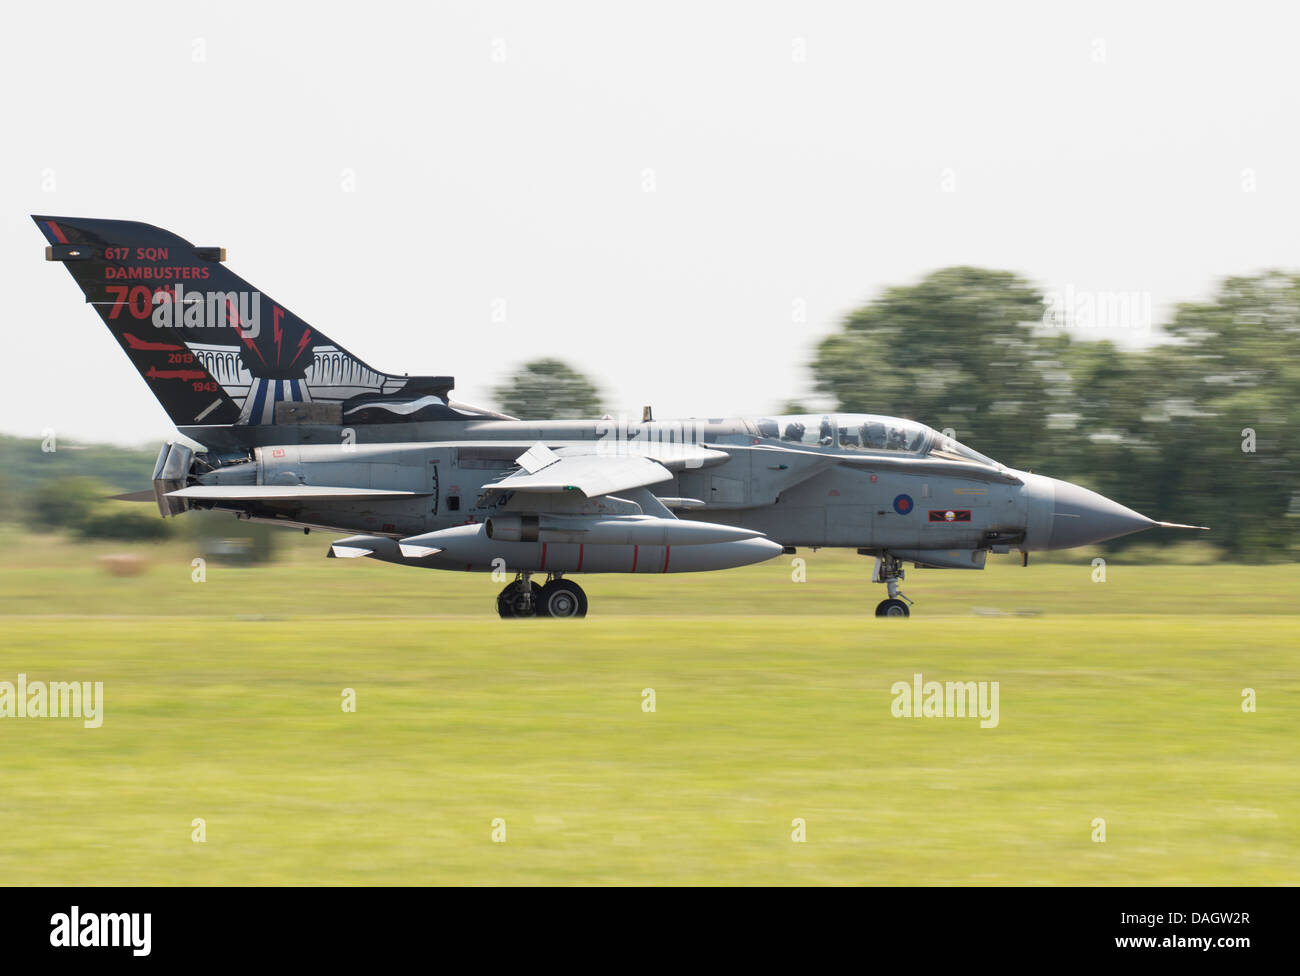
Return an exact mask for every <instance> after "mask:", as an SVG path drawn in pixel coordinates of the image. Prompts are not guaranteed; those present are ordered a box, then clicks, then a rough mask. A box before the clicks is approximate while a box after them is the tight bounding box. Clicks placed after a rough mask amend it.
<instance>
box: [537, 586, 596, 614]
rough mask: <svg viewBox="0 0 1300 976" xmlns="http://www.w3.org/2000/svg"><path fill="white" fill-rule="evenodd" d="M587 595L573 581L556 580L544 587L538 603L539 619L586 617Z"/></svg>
mask: <svg viewBox="0 0 1300 976" xmlns="http://www.w3.org/2000/svg"><path fill="white" fill-rule="evenodd" d="M586 615H587V594H585V593H583V592H582V587H581V586H579V585H578V584H577V583H575V582H573V581H572V580H566V579H555V580H551V581H550V582H549V583H547V584H546V585H545V586H543V587H542V595H541V598H540V599H539V600H538V601H537V616H539V617H585V616H586Z"/></svg>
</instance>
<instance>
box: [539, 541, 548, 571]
mask: <svg viewBox="0 0 1300 976" xmlns="http://www.w3.org/2000/svg"><path fill="white" fill-rule="evenodd" d="M537 568H538V569H545V568H546V543H545V542H543V543H542V564H541V565H540V566H538V567H537Z"/></svg>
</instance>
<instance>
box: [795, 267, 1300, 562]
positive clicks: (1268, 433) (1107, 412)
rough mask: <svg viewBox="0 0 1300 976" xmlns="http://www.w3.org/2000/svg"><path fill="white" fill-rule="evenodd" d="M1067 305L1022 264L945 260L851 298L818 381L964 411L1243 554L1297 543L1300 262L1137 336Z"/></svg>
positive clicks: (933, 417) (1058, 473) (894, 406)
mask: <svg viewBox="0 0 1300 976" xmlns="http://www.w3.org/2000/svg"><path fill="white" fill-rule="evenodd" d="M1054 304H1055V303H1052V302H1049V301H1048V300H1047V296H1044V295H1043V294H1041V293H1040V292H1039V291H1038V290H1036V289H1035V288H1034V287H1033V286H1032V285H1030V284H1029V283H1028V282H1026V281H1024V280H1023V279H1021V278H1019V277H1017V276H1016V275H1014V274H1011V273H1009V272H1006V271H993V270H987V269H982V268H970V267H959V268H945V269H942V270H939V271H936V272H934V273H932V274H930V275H928V276H927V277H925V278H924V279H922V280H921V281H920V282H918V283H916V284H912V285H905V286H899V287H894V288H890V289H888V290H886V291H885V292H884V293H883V294H882V295H881V296H880V297H878V298H876V299H875V300H873V301H871V302H869V303H867V304H866V305H864V306H862V307H861V308H859V309H857V310H855V311H853V312H851V313H850V314H849V315H848V316H847V317H846V318H845V319H844V321H843V323H842V324H841V326H840V328H839V330H838V331H837V332H835V333H834V334H832V335H830V336H828V337H827V338H825V339H824V340H823V341H822V342H821V343H820V344H819V345H818V347H817V351H816V356H815V359H814V361H813V363H812V369H813V373H814V377H815V383H816V389H817V390H818V391H819V392H820V393H822V394H825V395H827V396H829V397H830V398H831V399H832V400H833V401H834V402H835V404H836V405H837V408H838V409H840V410H844V411H853V412H864V413H884V414H893V415H898V416H903V417H909V418H912V419H915V420H919V421H921V422H923V423H927V424H929V425H930V426H932V427H935V428H939V429H943V428H952V429H953V431H954V432H955V434H956V436H957V438H958V439H959V440H961V441H963V442H964V443H966V444H969V445H970V446H971V447H973V448H975V449H976V450H977V451H980V452H981V453H983V454H987V455H989V456H990V457H993V458H996V459H997V460H998V461H1001V462H1002V463H1003V464H1007V465H1010V466H1013V467H1017V468H1022V469H1025V470H1036V471H1038V472H1039V473H1042V474H1049V475H1051V476H1053V477H1057V478H1064V479H1066V480H1069V481H1075V482H1078V483H1079V484H1082V485H1085V486H1087V487H1090V488H1093V489H1094V490H1096V491H1100V492H1101V493H1102V494H1105V495H1108V496H1110V497H1111V498H1114V499H1116V500H1117V501H1119V502H1121V503H1122V504H1125V505H1127V506H1129V507H1130V508H1134V509H1136V510H1137V511H1139V512H1142V513H1143V514H1144V515H1148V516H1150V517H1152V518H1155V519H1157V520H1164V521H1171V522H1188V523H1193V524H1199V525H1209V526H1211V528H1212V532H1211V533H1210V534H1209V535H1208V536H1207V537H1205V538H1207V539H1208V540H1209V541H1212V542H1213V543H1214V544H1215V545H1216V546H1218V547H1220V548H1222V549H1223V550H1225V552H1226V553H1227V554H1228V555H1230V556H1232V557H1234V558H1239V559H1240V558H1262V559H1272V558H1288V557H1293V556H1294V553H1295V551H1296V546H1297V542H1298V541H1300V540H1298V539H1297V528H1298V527H1300V518H1298V517H1297V515H1300V513H1297V512H1296V510H1295V501H1294V499H1295V496H1296V491H1297V475H1298V474H1300V441H1298V440H1297V437H1296V425H1297V422H1298V421H1300V416H1297V414H1298V413H1300V275H1294V274H1284V273H1281V272H1268V273H1265V274H1261V275H1257V276H1254V277H1242V278H1229V279H1227V280H1225V281H1224V282H1222V284H1221V285H1220V287H1219V290H1218V292H1217V293H1216V294H1215V295H1214V297H1213V298H1211V299H1210V300H1209V301H1207V302H1201V303H1185V304H1182V305H1179V306H1177V308H1176V309H1175V312H1174V315H1173V318H1172V321H1171V322H1169V323H1168V324H1167V325H1166V327H1165V333H1166V334H1165V335H1164V336H1160V337H1159V338H1160V339H1161V340H1162V341H1160V342H1157V343H1155V344H1153V345H1149V346H1146V347H1144V348H1139V349H1125V348H1122V347H1120V346H1117V345H1115V344H1114V343H1113V342H1110V341H1107V340H1093V339H1089V338H1088V336H1089V335H1090V334H1091V333H1090V332H1089V331H1088V330H1087V329H1086V328H1078V329H1076V328H1073V327H1072V323H1071V321H1070V319H1069V318H1068V312H1069V310H1068V309H1067V310H1066V312H1067V317H1066V318H1065V320H1064V321H1061V319H1060V317H1059V316H1057V315H1056V314H1055V313H1056V312H1057V311H1059V309H1056V308H1053V307H1052V306H1053V305H1054ZM1133 321H1135V320H1131V321H1130V322H1129V323H1128V324H1130V325H1132V324H1133ZM1097 324H1100V325H1102V326H1104V325H1105V324H1106V323H1097ZM1187 538H1188V537H1187V535H1185V534H1175V533H1172V532H1170V533H1162V534H1160V535H1159V537H1158V539H1157V538H1156V537H1154V536H1147V537H1130V539H1129V540H1126V541H1127V542H1131V541H1135V540H1137V539H1141V541H1143V542H1146V543H1150V542H1153V541H1159V542H1163V543H1171V542H1177V541H1184V540H1186V539H1187Z"/></svg>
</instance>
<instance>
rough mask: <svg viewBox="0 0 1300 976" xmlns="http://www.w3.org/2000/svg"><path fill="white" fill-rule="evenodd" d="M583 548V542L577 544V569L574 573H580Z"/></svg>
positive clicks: (584, 546)
mask: <svg viewBox="0 0 1300 976" xmlns="http://www.w3.org/2000/svg"><path fill="white" fill-rule="evenodd" d="M585 548H586V543H585V542H579V543H578V568H577V569H575V570H574V572H575V573H581V572H582V556H583V549H585Z"/></svg>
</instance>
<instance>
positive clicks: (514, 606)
mask: <svg viewBox="0 0 1300 976" xmlns="http://www.w3.org/2000/svg"><path fill="white" fill-rule="evenodd" d="M529 575H530V574H528V573H520V574H519V575H518V576H516V577H515V581H514V582H513V583H508V584H506V588H505V589H504V590H502V591H501V593H500V595H498V596H497V613H499V614H500V615H501V616H502V617H531V616H533V614H535V613H536V612H537V600H538V598H539V597H540V596H541V595H542V588H541V586H539V585H538V584H536V583H534V582H532V581H531V580H530V579H529Z"/></svg>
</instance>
